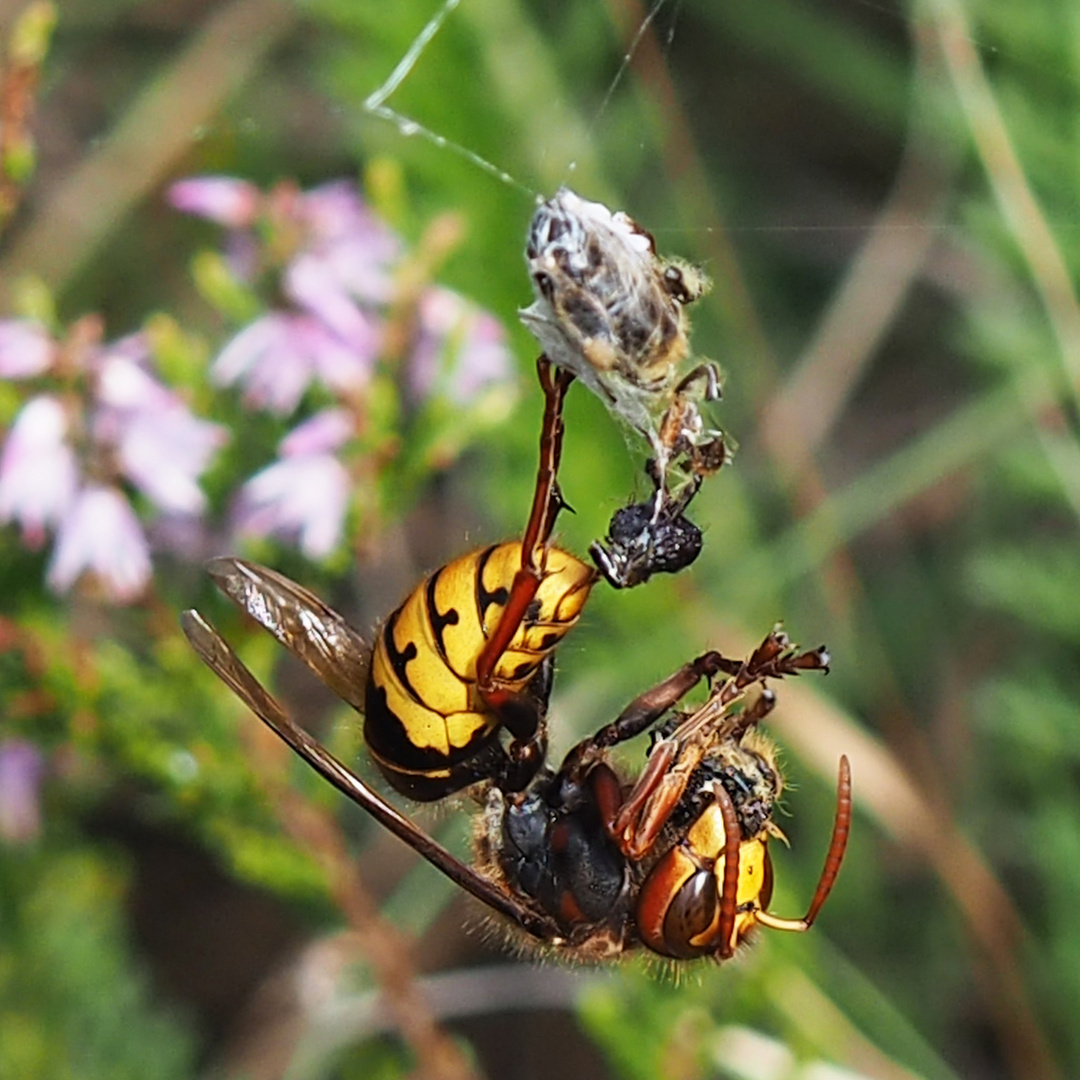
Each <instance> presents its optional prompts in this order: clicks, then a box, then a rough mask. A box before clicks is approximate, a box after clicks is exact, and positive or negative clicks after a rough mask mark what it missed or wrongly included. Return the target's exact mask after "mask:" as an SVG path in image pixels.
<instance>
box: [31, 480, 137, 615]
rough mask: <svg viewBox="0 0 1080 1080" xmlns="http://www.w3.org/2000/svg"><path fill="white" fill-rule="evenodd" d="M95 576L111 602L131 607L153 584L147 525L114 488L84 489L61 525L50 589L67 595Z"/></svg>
mask: <svg viewBox="0 0 1080 1080" xmlns="http://www.w3.org/2000/svg"><path fill="white" fill-rule="evenodd" d="M87 571H89V572H90V573H92V574H94V575H95V577H96V578H97V579H98V581H99V583H100V584H101V586H102V587H103V589H104V590H105V592H106V594H107V595H108V596H109V598H110V599H112V600H115V601H117V602H118V603H128V602H130V601H132V600H136V599H138V597H139V596H140V595H141V594H142V592H143V591H144V590H145V588H146V586H147V585H148V584H149V582H150V572H151V568H150V550H149V548H148V546H147V543H146V536H145V534H144V533H143V530H142V525H141V524H140V523H139V519H138V518H137V517H136V516H135V511H134V510H132V509H131V506H130V504H129V503H128V501H127V499H125V498H124V496H123V495H122V494H121V493H120V492H119V491H118V490H117V489H116V488H114V487H101V486H99V485H91V486H88V487H85V488H83V490H82V491H80V492H79V494H78V496H77V497H76V499H75V501H74V503H73V504H72V506H71V509H70V510H69V511H68V513H67V514H66V515H65V516H64V519H63V521H61V522H60V528H59V530H58V532H57V536H56V548H55V550H54V551H53V556H52V561H51V563H50V564H49V572H48V582H49V586H50V587H51V588H52V589H54V590H55V591H56V592H64V591H66V590H67V589H70V588H71V586H72V585H74V584H75V582H76V581H78V579H79V578H80V577H81V576H82V574H83V573H84V572H87Z"/></svg>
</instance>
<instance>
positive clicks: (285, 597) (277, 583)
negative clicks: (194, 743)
mask: <svg viewBox="0 0 1080 1080" xmlns="http://www.w3.org/2000/svg"><path fill="white" fill-rule="evenodd" d="M206 568H207V570H208V571H209V572H210V576H211V577H212V578H213V579H214V581H215V582H216V583H217V586H218V588H219V589H221V591H222V592H223V593H225V595H226V596H228V597H229V599H230V600H232V601H233V603H235V604H236V605H237V606H238V607H240V608H241V609H242V610H244V611H246V612H247V613H248V614H249V615H250V616H251V617H252V618H253V619H254V620H255V621H256V622H257V623H259V624H260V625H261V626H264V627H265V628H266V629H267V630H269V631H270V633H271V634H273V635H274V637H276V638H277V639H278V641H280V642H281V644H282V645H284V646H285V648H287V649H288V650H289V651H290V652H292V653H293V654H294V655H295V656H297V657H299V658H300V659H301V660H303V661H304V663H305V664H307V666H308V667H309V668H311V670H312V671H313V672H315V674H316V675H317V676H318V677H319V678H320V679H321V680H322V681H323V682H324V683H326V685H327V686H329V687H330V689H331V690H333V691H334V693H335V694H337V695H338V697H340V698H341V699H342V700H343V701H347V702H348V703H349V704H350V705H351V706H352V707H353V708H354V709H356V710H358V711H359V712H363V711H364V688H365V685H366V682H367V672H368V662H369V660H370V657H371V650H370V649H369V648H368V646H367V644H366V642H365V641H364V639H363V638H362V637H361V636H360V635H359V634H358V633H357V632H356V631H355V630H354V629H353V628H352V627H351V626H350V625H349V624H348V623H347V622H346V621H345V619H344V618H343V617H342V616H341V615H339V614H338V613H337V612H336V611H335V610H334V609H333V608H332V607H329V606H328V605H326V604H324V603H323V602H322V600H320V599H319V598H318V597H317V596H316V595H315V594H314V593H313V592H310V591H308V590H307V589H305V588H304V587H303V585H297V583H296V582H295V581H290V580H289V578H287V577H285V576H284V575H282V574H279V573H278V572H277V571H276V570H271V569H270V568H269V567H266V566H259V565H258V564H257V563H251V562H245V561H244V560H243V559H233V558H221V559H212V560H211V561H210V562H209V563H207V567H206ZM197 647H198V646H196V648H197ZM256 711H257V710H256Z"/></svg>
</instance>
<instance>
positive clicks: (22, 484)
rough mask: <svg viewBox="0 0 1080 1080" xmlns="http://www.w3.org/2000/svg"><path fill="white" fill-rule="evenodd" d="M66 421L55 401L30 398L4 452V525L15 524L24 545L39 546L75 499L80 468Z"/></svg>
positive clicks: (0, 489) (0, 480)
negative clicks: (7, 522) (13, 522)
mask: <svg viewBox="0 0 1080 1080" xmlns="http://www.w3.org/2000/svg"><path fill="white" fill-rule="evenodd" d="M67 432H68V419H67V414H66V413H65V411H64V407H63V405H61V403H60V402H59V401H58V400H57V399H56V398H54V397H49V396H47V395H44V394H43V395H40V396H38V397H35V398H31V399H30V401H28V402H27V403H26V404H25V405H24V406H23V407H22V409H21V410H20V412H19V414H18V416H16V417H15V422H14V423H13V424H12V426H11V430H10V431H9V432H8V437H7V441H6V442H5V443H4V450H3V453H2V454H0V522H6V521H17V522H19V524H20V525H21V526H22V532H23V541H24V542H25V543H26V545H27V546H28V547H30V548H38V547H40V546H41V545H42V543H43V542H44V540H45V529H46V527H48V526H52V525H56V524H57V523H59V521H60V519H61V518H62V517H63V515H64V514H65V513H66V512H67V510H68V508H69V507H70V506H71V503H72V500H73V499H74V497H75V487H76V483H77V478H78V467H77V464H76V461H75V453H74V451H73V450H72V448H71V447H70V446H69V445H68V443H67Z"/></svg>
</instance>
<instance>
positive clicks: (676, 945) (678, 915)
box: [664, 870, 720, 959]
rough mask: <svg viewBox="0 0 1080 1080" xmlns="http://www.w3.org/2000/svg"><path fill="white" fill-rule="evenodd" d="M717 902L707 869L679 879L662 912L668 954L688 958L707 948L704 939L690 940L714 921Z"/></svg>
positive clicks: (714, 886)
mask: <svg viewBox="0 0 1080 1080" xmlns="http://www.w3.org/2000/svg"><path fill="white" fill-rule="evenodd" d="M719 903H720V894H719V892H718V890H717V887H716V875H715V874H714V873H713V872H712V871H711V870H698V871H696V872H695V873H694V874H692V875H691V876H690V878H689V879H687V881H685V882H684V883H683V885H682V887H681V888H680V889H679V891H678V892H677V893H676V894H675V896H674V897H672V900H671V903H670V904H669V905H668V910H667V914H666V915H665V916H664V944H665V945H666V946H667V947H668V949H669V951H670V955H671V956H677V957H680V958H682V957H685V958H688V959H689V958H692V957H695V956H701V955H702V953H705V952H708V951H709V945H708V943H705V944H704V945H695V944H694V940H695V938H699V937H700V936H701V935H702V934H704V933H705V931H706V930H708V929H709V927H711V926H712V925H713V924H714V923H715V921H716V911H717V907H718V906H719Z"/></svg>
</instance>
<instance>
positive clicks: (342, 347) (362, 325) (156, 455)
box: [0, 176, 512, 603]
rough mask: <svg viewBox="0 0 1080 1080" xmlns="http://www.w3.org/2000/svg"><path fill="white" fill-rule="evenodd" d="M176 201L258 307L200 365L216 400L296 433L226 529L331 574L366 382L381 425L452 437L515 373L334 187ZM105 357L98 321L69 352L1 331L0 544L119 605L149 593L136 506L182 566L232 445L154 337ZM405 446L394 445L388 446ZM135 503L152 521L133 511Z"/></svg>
mask: <svg viewBox="0 0 1080 1080" xmlns="http://www.w3.org/2000/svg"><path fill="white" fill-rule="evenodd" d="M169 199H170V201H171V203H172V205H173V206H174V207H176V208H177V209H179V210H182V211H185V212H187V213H191V214H196V215H199V216H201V217H204V218H207V219H209V220H210V221H213V222H215V223H217V224H219V225H221V226H223V227H224V228H225V229H226V230H227V231H226V244H225V255H224V258H223V259H218V260H217V262H216V264H215V265H217V266H219V267H220V268H221V269H223V270H224V276H225V278H229V279H231V283H232V284H231V286H230V287H235V288H236V290H238V294H242V295H244V296H245V297H247V298H248V300H247V301H245V302H251V303H256V304H257V303H258V298H259V297H260V296H264V297H267V298H268V299H267V300H266V301H265V302H264V304H263V307H262V312H261V314H259V315H258V316H257V317H255V318H254V319H252V320H251V321H249V322H248V323H247V324H246V325H244V326H242V327H241V328H240V329H239V330H238V332H237V333H236V334H235V335H234V336H233V337H232V339H231V340H229V341H228V342H227V343H226V344H225V346H224V348H222V350H221V351H220V353H219V354H218V356H217V357H216V359H215V360H214V361H213V363H212V365H211V367H210V371H209V377H210V381H211V383H213V384H215V385H216V386H218V387H222V388H226V387H234V386H235V387H238V388H239V389H240V390H241V392H242V401H243V403H244V405H245V406H246V407H248V408H250V409H255V410H262V411H266V412H269V413H272V414H274V415H276V416H278V417H281V418H283V419H285V420H286V421H287V422H288V423H290V424H292V425H294V426H293V429H292V430H291V431H289V432H288V433H287V434H286V435H285V436H284V438H282V439H281V442H280V444H279V448H278V456H277V459H276V460H275V461H274V462H272V463H271V464H269V465H267V466H266V467H265V468H263V469H262V470H261V471H259V472H257V473H256V474H255V475H254V476H252V477H250V478H249V479H248V480H247V481H246V482H245V483H243V485H242V486H241V487H240V490H239V492H238V494H237V496H236V499H235V502H234V517H233V525H234V526H235V527H236V528H237V529H238V530H239V531H240V532H242V533H246V534H250V535H257V536H277V537H283V538H285V539H287V540H289V541H290V542H295V543H296V544H297V545H298V546H299V547H300V549H301V550H302V551H303V552H304V553H305V554H306V555H307V556H309V557H310V558H314V559H321V558H326V557H327V556H329V555H330V554H332V553H333V552H334V551H335V550H336V549H337V548H338V547H339V546H340V544H341V542H342V538H343V533H344V523H345V520H346V518H347V515H348V510H349V505H350V500H351V498H352V493H353V485H354V476H353V474H352V473H351V472H350V469H349V467H348V463H349V453H350V450H352V452H353V453H354V454H355V453H356V452H358V448H359V447H360V445H361V436H363V437H368V436H370V434H371V430H370V429H371V425H370V417H369V413H368V399H369V394H370V389H371V385H372V381H373V379H374V378H375V377H376V375H377V374H379V373H380V372H382V373H384V374H391V375H393V377H394V385H396V388H397V389H396V392H397V393H398V394H399V395H400V399H401V404H402V408H401V409H397V410H395V409H393V408H392V409H391V410H390V414H392V415H394V416H397V415H398V414H399V413H400V414H408V413H409V412H410V410H412V411H414V412H415V411H417V410H416V408H415V407H416V406H417V405H419V404H421V403H424V402H426V401H428V400H430V399H433V398H441V399H443V400H444V401H445V402H448V403H449V404H450V405H451V406H452V408H450V409H449V410H447V409H445V408H443V409H439V410H434V411H433V413H432V415H435V416H440V417H445V416H447V415H449V417H450V419H449V420H448V421H444V422H450V423H453V424H454V425H455V426H456V429H457V430H458V431H459V432H464V431H466V430H468V426H467V425H466V424H465V423H463V421H464V419H465V416H466V413H465V410H466V409H468V408H469V407H470V406H471V405H472V404H473V403H474V402H476V401H477V399H478V398H479V397H480V395H482V394H483V393H484V392H485V391H486V390H488V389H489V388H492V387H498V386H500V385H502V384H505V382H506V380H507V379H508V378H509V376H510V373H511V371H512V363H511V359H510V355H509V353H508V350H507V347H506V343H505V338H504V333H503V329H502V327H501V326H500V324H499V323H498V322H497V321H496V320H495V319H494V318H493V317H492V316H491V315H489V314H487V313H486V312H484V311H482V310H480V309H479V308H478V307H477V306H476V305H475V304H472V303H471V302H469V301H467V300H466V299H464V298H463V297H462V296H460V295H458V294H457V293H455V292H452V291H451V290H449V289H446V288H442V287H439V286H435V285H430V284H422V277H423V275H422V274H421V275H420V277H419V279H418V275H417V273H416V272H415V266H416V264H415V263H410V262H409V259H410V255H409V253H408V251H407V250H406V248H405V245H404V244H403V243H402V241H401V240H400V239H399V238H398V237H397V236H396V235H395V234H394V233H393V232H392V231H391V230H390V229H389V228H388V227H387V226H386V225H384V224H383V223H382V222H381V221H379V220H378V218H376V217H375V215H374V214H373V213H372V211H371V210H370V208H369V207H368V206H367V205H366V203H365V202H364V200H363V199H362V198H361V196H360V194H359V192H358V191H357V189H356V187H355V185H353V184H352V183H349V182H347V181H339V182H335V183H329V184H326V185H324V186H322V187H318V188H315V189H313V190H311V191H306V192H305V191H301V190H299V189H298V188H297V187H296V186H295V185H293V184H288V183H281V184H279V185H277V186H276V187H275V188H273V189H272V190H271V191H269V192H266V193H264V192H261V191H260V190H259V189H258V188H256V187H254V186H253V185H252V184H250V183H247V182H246V181H243V180H239V179H233V178H230V177H222V176H207V177H197V178H192V179H188V180H183V181H180V182H179V183H176V184H174V185H173V186H172V187H171V188H170V190H169ZM102 338H103V334H102V331H101V326H100V322H99V320H97V319H96V318H93V317H87V318H84V319H81V320H79V321H78V322H76V323H75V324H73V325H72V326H71V327H70V328H69V330H68V332H67V334H66V335H64V336H63V337H57V336H56V335H54V334H52V333H50V332H49V331H48V330H47V329H46V327H45V326H43V325H41V324H39V323H37V322H34V321H30V320H7V321H2V320H0V380H9V381H11V382H12V383H13V384H14V386H15V390H16V394H17V395H18V399H19V400H20V401H21V407H20V408H19V409H18V411H17V413H16V414H15V416H14V417H13V419H12V421H11V423H10V425H9V427H8V430H7V432H6V435H5V436H4V438H3V444H2V449H0V524H3V523H9V522H10V523H15V524H17V525H18V526H19V528H20V529H21V533H22V539H23V542H24V544H26V546H28V547H30V548H32V549H38V548H41V547H42V546H43V545H44V544H45V542H46V540H47V539H48V537H49V536H50V534H53V535H55V544H54V547H53V551H52V555H51V560H50V563H49V568H48V583H49V585H50V587H51V588H53V589H54V590H55V591H57V592H64V591H66V590H68V589H70V588H71V587H72V586H73V585H75V583H76V582H79V581H85V582H86V583H88V584H90V583H92V584H94V585H96V587H97V588H98V590H99V592H100V593H101V594H102V595H104V596H105V597H106V598H107V599H109V600H111V601H113V602H117V603H127V602H131V601H133V600H136V599H138V598H139V597H140V596H142V595H143V593H144V592H145V590H146V587H147V585H148V583H149V581H150V577H151V561H150V545H149V542H148V539H147V533H146V531H145V530H144V524H143V521H142V520H140V516H139V514H138V513H137V512H136V506H137V505H138V506H140V507H142V509H144V510H145V509H147V508H149V509H150V510H151V511H152V512H153V513H154V514H155V516H156V518H157V520H156V521H155V522H154V529H153V532H152V534H151V535H153V536H154V537H155V538H156V539H157V540H158V541H159V542H161V541H163V540H165V541H167V540H168V538H170V537H172V538H174V539H175V538H176V537H185V536H186V537H187V538H188V542H187V547H188V548H192V549H195V550H197V549H198V548H200V547H201V546H202V545H201V544H200V542H199V541H198V539H197V538H196V539H195V542H194V544H192V543H191V542H190V541H191V540H192V538H193V537H194V536H195V532H194V531H193V530H195V531H197V530H198V529H199V526H200V519H201V518H202V516H203V515H204V513H205V511H206V505H207V500H206V496H205V495H204V493H203V491H202V489H201V487H200V486H199V481H200V478H201V477H202V475H203V473H204V472H205V470H206V469H207V467H208V466H209V464H210V462H211V460H212V459H213V457H214V455H215V453H216V452H217V450H218V449H219V448H220V447H221V446H222V445H223V444H224V443H225V442H226V440H227V438H228V433H227V431H226V430H225V429H224V428H223V427H222V426H220V425H218V424H214V423H211V422H209V421H207V420H204V419H200V418H199V417H197V416H195V415H194V414H193V413H192V412H191V411H190V409H189V408H188V405H187V403H186V401H185V400H184V398H183V397H182V396H181V395H180V394H178V393H177V392H176V391H175V390H173V389H171V388H170V387H169V386H168V385H167V384H166V382H165V381H163V379H162V377H161V375H160V373H159V372H158V371H157V370H156V368H155V364H154V362H153V357H152V355H151V352H152V350H151V344H150V337H149V335H147V334H135V335H132V336H130V337H127V338H123V339H121V340H119V341H116V342H113V343H104V342H103V340H102ZM386 384H387V380H386V379H383V385H386ZM313 410H314V412H313ZM478 414H479V413H478ZM407 437H408V436H407V435H406V434H404V433H402V432H399V431H396V430H395V431H392V432H389V433H384V436H383V441H384V443H385V444H386V445H393V444H394V443H395V441H399V440H400V439H402V438H407ZM343 459H344V460H343ZM354 460H355V458H354ZM360 471H361V472H362V471H363V470H360ZM135 493H138V494H140V495H141V496H143V498H144V499H145V503H138V504H133V502H132V499H131V496H132V495H133V494H135ZM147 504H148V506H147Z"/></svg>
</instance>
